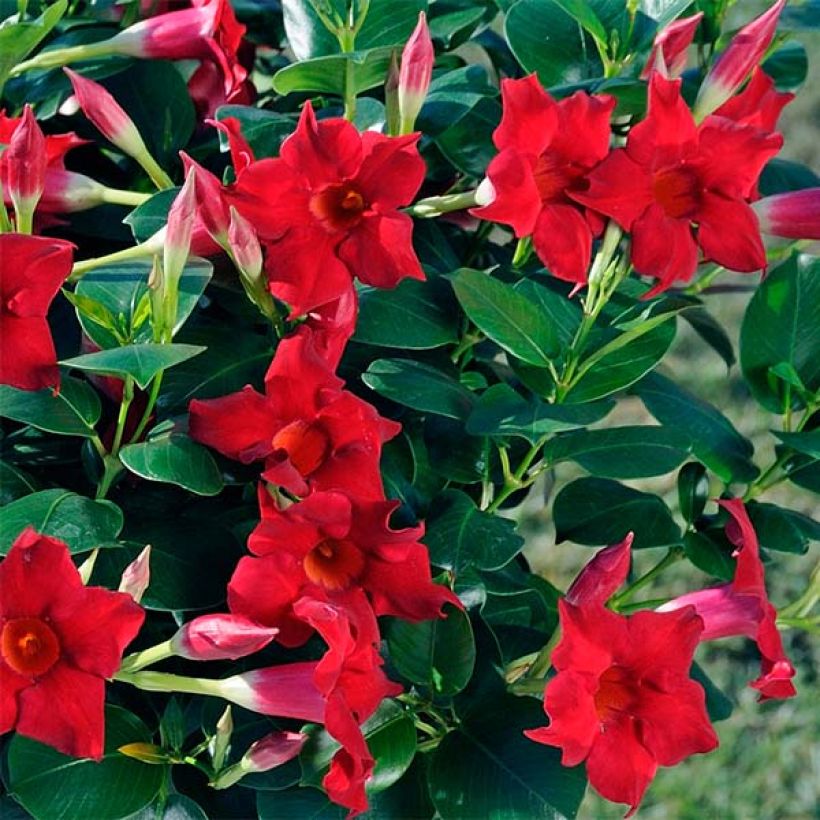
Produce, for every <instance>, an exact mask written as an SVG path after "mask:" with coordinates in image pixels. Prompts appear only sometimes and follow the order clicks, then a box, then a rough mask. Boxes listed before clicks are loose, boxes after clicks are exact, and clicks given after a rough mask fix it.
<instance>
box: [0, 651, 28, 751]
mask: <svg viewBox="0 0 820 820" xmlns="http://www.w3.org/2000/svg"><path fill="white" fill-rule="evenodd" d="M27 686H31V680H30V679H29V678H24V677H23V676H22V675H18V674H17V673H16V672H15V671H14V670H13V669H9V667H8V666H6V664H5V663H3V661H2V659H0V735H2V734H5V733H6V732H8V731H11V730H12V729H13V728H14V725H15V723H17V694H18V693H19V692H21V691H22V690H23V689H25V688H26V687H27Z"/></svg>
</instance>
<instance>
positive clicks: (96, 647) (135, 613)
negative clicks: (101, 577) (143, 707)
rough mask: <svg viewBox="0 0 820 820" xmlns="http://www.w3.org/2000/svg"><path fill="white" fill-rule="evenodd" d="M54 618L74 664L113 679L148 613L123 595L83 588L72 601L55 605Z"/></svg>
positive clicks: (66, 655)
mask: <svg viewBox="0 0 820 820" xmlns="http://www.w3.org/2000/svg"><path fill="white" fill-rule="evenodd" d="M51 619H52V622H53V626H54V628H55V629H56V630H57V631H58V633H59V636H60V645H61V648H62V651H63V656H64V657H65V658H67V659H68V661H69V662H70V663H71V665H72V666H74V667H76V668H77V669H81V670H82V671H83V672H90V673H92V674H94V675H99V676H101V677H103V678H110V677H111V676H112V675H113V674H114V673H115V672H116V671H117V669H119V667H120V662H121V660H122V653H123V651H124V650H125V647H126V646H128V644H129V643H131V641H132V640H133V639H134V638H135V637H136V635H137V633H138V632H139V630H140V627H141V626H142V622H143V620H144V619H145V612H144V611H143V610H142V608H141V607H140V606H139V605H138V604H136V603H135V602H134V599H133V598H132V597H131V596H130V595H128V594H126V593H124V592H111V591H110V590H107V589H103V588H101V587H83V588H82V589H80V590H77V592H76V594H75V595H74V596H73V599H71V600H68V599H63V600H61V601H60V602H59V603H57V604H55V605H54V606H53V607H52V608H51Z"/></svg>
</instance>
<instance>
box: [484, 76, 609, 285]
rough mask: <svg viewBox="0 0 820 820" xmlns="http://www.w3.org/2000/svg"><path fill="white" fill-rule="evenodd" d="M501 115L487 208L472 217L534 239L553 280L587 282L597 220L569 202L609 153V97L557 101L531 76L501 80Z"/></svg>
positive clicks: (579, 95)
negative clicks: (499, 223) (490, 199)
mask: <svg viewBox="0 0 820 820" xmlns="http://www.w3.org/2000/svg"><path fill="white" fill-rule="evenodd" d="M501 95H502V98H503V101H504V113H503V116H502V118H501V124H500V125H499V126H498V128H496V129H495V131H494V132H493V142H494V143H495V146H496V148H498V150H499V153H498V156H496V157H495V158H494V159H493V160H492V162H491V163H490V166H489V168H488V169H487V179H489V181H490V184H491V185H492V192H493V193H492V197H493V198H492V201H491V202H490V203H489V204H487V205H484V206H483V207H481V208H473V209H472V210H471V213H472V214H474V215H475V216H478V217H480V218H481V219H489V220H492V221H494V222H503V223H504V224H506V225H510V226H511V227H512V228H513V230H514V231H515V235H516V236H518V237H524V236H529V235H530V234H532V240H533V245H534V246H535V251H536V253H537V254H538V256H539V258H540V259H541V261H542V262H543V263H544V264H545V265H546V266H547V267H548V268H549V270H550V272H551V273H552V274H554V275H555V276H557V277H558V278H559V279H564V280H566V281H568V282H575V283H576V284H583V283H584V282H586V280H587V271H588V269H589V259H590V253H591V249H592V237H593V231H597V230H598V229H599V228H600V227H601V224H602V223H601V221H600V219H596V218H595V216H594V215H593V214H585V213H584V211H583V209H582V208H579V207H578V205H577V203H575V202H573V200H572V199H571V198H570V195H571V193H572V192H573V191H576V190H578V191H581V190H584V188H585V187H586V182H585V177H586V174H587V173H588V172H589V171H590V170H591V169H592V168H593V167H594V166H595V165H597V164H598V163H599V162H600V161H601V160H602V159H603V158H604V157H605V156H606V155H607V153H608V152H609V140H610V128H609V119H610V115H611V114H612V110H613V108H614V107H615V99H614V97H608V96H601V95H592V96H590V95H589V94H586V93H584V92H582V91H578V92H576V93H575V94H573V95H572V96H571V97H568V98H567V99H565V100H561V101H560V102H556V101H555V100H553V98H552V97H551V96H550V95H549V94H548V93H547V92H546V91H544V89H543V88H542V87H541V84H540V83H539V82H538V77H537V76H536V75H535V74H531V75H530V76H529V77H525V78H524V79H522V80H502V82H501Z"/></svg>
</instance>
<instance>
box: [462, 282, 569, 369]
mask: <svg viewBox="0 0 820 820" xmlns="http://www.w3.org/2000/svg"><path fill="white" fill-rule="evenodd" d="M452 283H453V290H454V291H455V294H456V297H457V299H458V301H459V303H460V304H461V307H462V308H463V309H464V312H465V313H466V314H467V316H468V317H469V318H470V320H471V321H472V322H473V323H474V324H475V325H476V327H478V329H479V330H481V331H482V332H483V333H485V334H486V335H487V336H488V337H489V338H490V339H492V340H493V341H494V342H496V343H497V344H498V345H500V346H501V347H503V348H504V350H506V351H507V352H508V353H511V354H512V355H513V356H515V357H516V358H518V359H521V360H522V361H524V362H528V363H529V364H533V365H536V366H541V367H543V366H545V365H547V364H549V362H550V360H551V359H553V358H554V357H555V356H557V355H558V353H559V351H560V347H559V344H558V337H557V335H556V332H555V329H554V328H553V326H552V324H551V323H550V321H549V320H548V318H547V317H546V316H545V315H544V314H542V313H541V312H540V311H539V310H538V308H537V307H536V306H535V305H534V304H533V303H532V302H530V301H529V300H528V299H526V297H524V296H522V295H521V294H520V293H518V292H517V291H516V290H515V289H514V288H512V287H511V286H510V285H507V284H505V283H504V282H500V281H498V280H497V279H493V278H492V277H490V276H489V275H488V274H486V273H483V272H482V271H477V270H470V269H469V268H463V269H462V270H460V271H459V272H458V274H456V276H455V277H453V280H452Z"/></svg>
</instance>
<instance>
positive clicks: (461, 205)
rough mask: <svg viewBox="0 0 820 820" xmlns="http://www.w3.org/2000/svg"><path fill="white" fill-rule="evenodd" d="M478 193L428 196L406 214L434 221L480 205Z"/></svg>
mask: <svg viewBox="0 0 820 820" xmlns="http://www.w3.org/2000/svg"><path fill="white" fill-rule="evenodd" d="M476 193H477V192H476V190H472V191H463V192H461V193H458V194H444V196H428V197H427V198H426V199H420V200H419V201H418V202H417V203H416V204H415V205H411V206H410V207H409V208H405V209H404V212H405V213H407V214H410V216H417V217H419V218H421V219H432V218H433V217H436V216H441V214H446V213H450V212H451V211H463V210H464V209H465V208H473V207H475V206H476V205H477V204H478V202H477V201H476Z"/></svg>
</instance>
